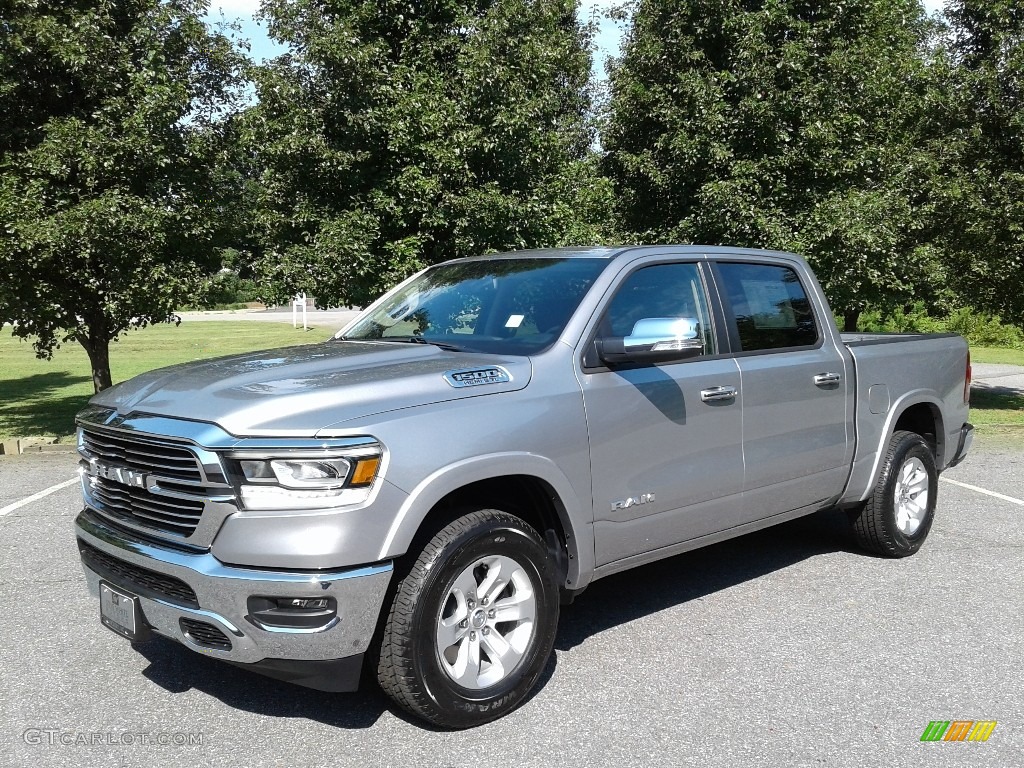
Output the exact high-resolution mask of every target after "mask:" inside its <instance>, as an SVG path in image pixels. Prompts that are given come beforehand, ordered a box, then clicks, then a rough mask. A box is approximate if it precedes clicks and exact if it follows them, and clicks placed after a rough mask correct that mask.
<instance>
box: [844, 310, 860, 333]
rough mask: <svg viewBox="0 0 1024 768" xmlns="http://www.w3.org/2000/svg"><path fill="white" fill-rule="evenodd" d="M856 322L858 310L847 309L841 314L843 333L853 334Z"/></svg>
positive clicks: (858, 318)
mask: <svg viewBox="0 0 1024 768" xmlns="http://www.w3.org/2000/svg"><path fill="white" fill-rule="evenodd" d="M858 320H860V310H859V309H848V310H846V311H845V312H843V332H844V333H855V332H856V330H857V321H858Z"/></svg>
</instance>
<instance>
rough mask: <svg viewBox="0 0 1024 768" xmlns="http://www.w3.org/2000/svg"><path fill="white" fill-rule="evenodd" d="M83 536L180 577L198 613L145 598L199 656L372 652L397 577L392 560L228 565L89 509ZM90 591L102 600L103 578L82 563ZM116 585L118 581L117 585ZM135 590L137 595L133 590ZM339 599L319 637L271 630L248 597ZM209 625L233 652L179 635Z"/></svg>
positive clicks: (147, 612) (151, 615) (153, 616)
mask: <svg viewBox="0 0 1024 768" xmlns="http://www.w3.org/2000/svg"><path fill="white" fill-rule="evenodd" d="M75 529H76V530H75V532H76V534H77V536H78V537H79V538H80V539H82V540H83V541H85V542H87V543H88V544H90V545H92V546H93V547H95V548H97V549H99V550H101V551H103V552H105V553H106V554H108V555H109V556H111V557H116V558H118V559H120V560H123V561H125V562H127V563H131V564H134V565H136V566H138V567H140V568H145V569H148V570H150V571H156V572H158V573H163V574H166V575H168V576H173V577H175V578H177V579H181V580H182V581H184V582H185V583H186V584H188V585H189V586H190V587H191V588H192V589H193V590H194V591H195V593H196V597H197V598H198V602H199V606H200V607H199V608H198V609H195V608H188V607H185V606H181V605H177V604H175V603H173V602H170V601H168V600H161V599H156V598H153V597H144V596H139V598H138V599H139V602H140V606H141V608H142V613H143V615H144V616H145V618H146V621H147V622H148V623H149V625H150V626H151V627H152V628H153V631H154V632H157V633H158V634H160V635H163V636H165V637H169V638H171V639H172V640H176V641H178V642H180V643H182V644H183V645H186V646H188V647H189V648H191V649H192V650H195V651H197V652H200V653H203V654H206V655H209V656H213V657H216V658H222V659H226V660H229V661H236V662H241V663H246V664H251V663H254V662H257V661H261V660H263V659H265V658H272V659H297V660H327V659H340V658H343V657H347V656H353V655H356V654H361V653H364V652H365V651H366V649H367V648H368V647H369V644H370V639H371V637H372V635H373V632H374V629H375V628H376V624H377V617H378V616H379V615H380V610H381V606H382V605H383V601H384V593H385V590H386V589H387V586H388V583H389V582H390V580H391V573H392V570H393V566H392V564H391V562H384V563H376V564H373V565H366V566H361V567H356V568H346V569H341V570H332V571H277V570H269V569H254V568H241V567H236V566H230V565H225V564H224V563H221V562H220V561H219V560H217V559H216V558H215V557H214V556H213V555H212V554H210V553H209V552H188V551H184V550H180V549H172V548H169V547H163V546H160V545H157V544H154V543H152V542H148V541H145V540H143V539H141V538H135V537H133V536H131V534H128V533H127V532H125V531H123V530H115V529H113V528H109V527H108V526H107V525H105V524H104V521H103V520H102V519H101V518H99V517H98V516H97V515H96V514H95V513H93V512H92V511H91V510H88V509H86V510H83V512H82V513H81V514H79V516H78V518H77V519H76V521H75ZM83 570H84V571H85V576H86V581H87V583H88V586H89V591H90V592H91V593H92V594H93V595H94V596H98V595H99V582H100V575H99V574H97V573H95V572H94V571H92V570H91V569H90V568H89V567H88V566H86V565H85V564H84V563H83ZM113 583H114V585H115V586H117V584H116V580H115V581H113ZM128 591H131V590H128ZM253 595H259V596H264V597H324V596H331V597H334V598H335V600H336V601H337V603H338V620H337V621H336V622H333V623H331V624H329V625H327V626H325V627H323V628H322V629H321V630H320V631H318V632H309V630H299V631H288V630H287V629H284V630H282V629H278V628H275V630H274V631H268V630H266V629H263V628H261V627H260V626H258V625H257V624H256V623H254V621H253V620H252V619H250V618H249V617H248V607H247V602H248V598H249V597H250V596H253ZM181 618H191V619H196V620H199V621H205V622H208V623H210V624H213V625H214V626H216V627H218V628H219V629H221V631H222V632H223V633H224V634H225V635H226V636H227V637H228V638H230V640H231V644H232V648H231V650H219V649H215V648H207V647H203V646H200V645H198V644H196V643H195V642H194V641H192V640H191V639H190V638H189V637H186V636H185V634H184V633H183V632H182V631H181V628H180V626H179V619H181Z"/></svg>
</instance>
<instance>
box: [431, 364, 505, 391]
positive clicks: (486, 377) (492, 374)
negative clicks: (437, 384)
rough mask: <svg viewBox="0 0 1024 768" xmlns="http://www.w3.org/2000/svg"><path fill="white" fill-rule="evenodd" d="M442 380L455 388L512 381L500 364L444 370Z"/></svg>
mask: <svg viewBox="0 0 1024 768" xmlns="http://www.w3.org/2000/svg"><path fill="white" fill-rule="evenodd" d="M444 380H445V381H447V382H448V383H449V384H451V385H452V386H453V387H455V388H456V389H460V388H462V387H479V386H480V385H482V384H504V383H505V382H507V381H512V377H511V376H510V375H509V372H508V371H506V370H505V369H504V368H502V367H501V366H500V365H492V366H489V367H487V368H462V369H460V370H457V371H445V373H444Z"/></svg>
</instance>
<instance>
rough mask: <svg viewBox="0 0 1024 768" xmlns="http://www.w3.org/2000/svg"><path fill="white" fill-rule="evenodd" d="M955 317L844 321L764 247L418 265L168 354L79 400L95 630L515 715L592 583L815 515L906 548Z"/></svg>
mask: <svg viewBox="0 0 1024 768" xmlns="http://www.w3.org/2000/svg"><path fill="white" fill-rule="evenodd" d="M970 376H971V374H970V359H969V356H968V349H967V345H966V343H965V342H964V340H963V339H962V338H960V337H958V336H919V335H909V334H908V335H896V336H883V335H841V334H840V333H838V331H837V330H836V327H835V324H834V320H833V316H832V313H831V311H830V310H829V307H828V304H827V302H826V300H825V297H824V296H823V295H822V292H821V288H820V287H819V285H818V283H817V281H816V280H815V278H814V275H813V274H812V273H811V271H810V270H809V269H808V267H807V265H806V263H805V262H804V261H803V260H802V259H801V258H799V257H798V256H794V255H791V254H787V253H774V252H764V251H750V250H741V249H733V248H705V247H695V246H686V247H683V246H658V247H653V246H648V247H627V248H580V249H561V250H544V251H523V252H517V253H507V254H497V255H492V256H486V257H480V258H472V259H463V260H458V261H452V262H448V263H445V264H441V265H438V266H435V267H431V268H429V269H427V270H425V271H423V272H421V273H419V274H418V275H415V276H414V277H412V278H410V279H409V280H407V281H406V282H404V283H402V284H401V285H399V286H397V287H396V288H395V289H394V290H392V291H390V292H389V293H388V294H386V295H385V296H383V297H382V298H380V299H379V300H378V301H377V302H376V303H374V304H373V305H372V306H370V307H368V308H367V309H366V310H365V311H364V312H363V313H362V314H361V315H360V316H359V317H357V318H356V319H355V320H354V321H353V322H352V323H351V324H349V325H348V326H347V327H346V328H345V329H344V330H342V331H341V332H340V333H339V334H338V335H337V336H336V337H335V339H333V340H331V341H329V342H326V343H321V344H313V345H309V346H302V347H294V348H288V349H280V350H272V351H266V352H256V353H251V354H244V355H237V356H234V357H227V358H222V359H218V360H211V361H205V362H197V363H190V364H186V365H180V366H175V367H172V368H165V369H163V370H159V371H153V372H151V373H147V374H144V375H142V376H138V377H137V378H135V379H132V380H131V381H128V382H126V383H124V384H121V385H119V386H116V387H113V388H112V389H109V390H107V391H105V392H103V393H101V394H99V395H97V396H96V397H94V398H93V400H92V401H91V403H90V405H89V406H88V407H87V408H86V409H85V410H84V411H83V412H82V413H81V414H80V415H79V417H78V426H79V431H78V450H79V452H80V453H81V457H82V460H81V471H82V492H83V495H84V501H85V504H84V509H83V511H82V512H81V514H80V515H79V516H78V518H77V520H76V534H77V537H78V546H79V550H80V552H81V557H82V563H83V565H84V569H85V575H86V579H87V582H88V585H89V588H90V590H91V591H92V593H93V594H94V595H95V596H97V597H98V598H99V606H98V607H99V615H100V619H101V621H102V622H103V623H104V624H105V625H106V626H107V627H109V628H110V629H112V630H114V631H115V632H117V633H119V634H121V635H123V636H124V637H127V638H128V639H129V640H131V641H132V642H141V641H143V640H146V639H147V638H148V637H150V636H151V635H152V634H153V633H156V634H158V635H161V636H163V637H166V638H171V639H173V640H176V641H178V642H180V643H181V644H183V645H185V646H186V647H187V648H190V649H192V650H194V651H198V652H201V653H204V654H207V655H209V656H212V657H215V658H220V659H223V660H225V661H228V662H232V663H235V664H239V665H242V666H244V667H246V668H249V669H253V670H256V671H259V672H262V673H264V674H267V675H270V676H273V677H277V678H279V679H285V680H290V681H292V682H295V683H299V684H302V685H306V686H310V687H314V688H319V689H322V690H333V691H348V690H354V689H355V688H356V687H357V685H358V683H359V678H360V673H361V670H363V669H364V667H365V668H366V669H367V670H369V672H370V674H371V675H374V676H376V677H377V679H378V680H379V682H380V684H381V686H382V687H383V689H384V690H385V691H386V692H387V693H388V694H390V695H391V696H392V697H393V698H394V700H395V701H396V702H397V703H398V704H399V705H401V706H402V707H404V708H406V709H407V710H409V711H410V712H412V713H414V714H415V715H418V716H419V717H422V718H425V719H426V720H428V721H430V722H432V723H434V724H437V725H440V726H442V727H449V728H463V727H469V726H473V725H477V724H480V723H483V722H486V721H489V720H492V719H494V718H496V717H499V716H501V715H503V714H505V713H507V712H508V711H510V710H511V709H513V708H514V707H516V706H517V705H518V704H520V703H521V702H522V701H523V700H524V698H525V697H526V696H527V694H528V693H529V692H530V690H531V688H532V687H533V686H534V685H535V683H536V682H537V680H538V677H539V675H540V674H541V671H542V669H543V668H544V666H545V664H546V662H547V660H548V658H549V656H550V654H551V651H552V645H553V643H554V639H555V631H556V626H557V622H558V616H559V610H560V606H562V605H566V604H568V603H569V602H571V600H572V598H573V596H574V595H576V594H578V593H579V592H580V591H581V590H583V589H585V588H586V587H587V585H588V584H590V583H591V582H592V581H593V580H594V579H598V578H600V577H602V576H607V575H608V574H611V573H615V572H617V571H621V570H623V569H625V568H632V567H634V566H639V565H643V564H645V563H650V562H651V561H653V560H657V559H659V558H664V557H669V556H672V555H676V554H678V553H680V552H685V551H686V550H690V549H694V548H696V547H701V546H704V545H706V544H712V543H714V542H718V541H722V540H723V539H727V538H730V537H733V536H739V535H742V534H744V533H747V532H749V531H754V530H757V529H759V528H764V527H765V526H769V525H774V524H775V523H780V522H783V521H786V520H791V519H793V518H795V517H798V516H800V515H806V514H809V513H813V512H815V511H818V510H823V509H830V508H836V507H840V508H842V509H845V510H846V511H847V514H848V515H849V518H850V521H851V528H852V532H853V536H854V537H855V538H856V540H857V541H858V542H859V543H860V544H861V545H863V547H864V548H865V549H867V550H869V551H871V552H874V553H878V554H881V555H885V556H891V557H903V556H906V555H910V554H912V553H914V552H915V551H916V550H917V549H918V548H919V547H920V546H921V544H922V542H923V541H924V539H925V537H926V536H927V535H928V530H929V528H930V527H931V525H932V520H933V516H934V514H935V503H936V492H937V479H938V473H939V472H940V471H942V470H943V469H945V468H947V467H951V466H953V465H954V464H956V463H957V462H959V461H960V460H962V459H963V458H964V456H965V455H966V453H967V451H968V449H969V447H970V444H971V439H972V431H973V430H972V427H971V425H970V424H968V423H967V414H968V394H969V389H970Z"/></svg>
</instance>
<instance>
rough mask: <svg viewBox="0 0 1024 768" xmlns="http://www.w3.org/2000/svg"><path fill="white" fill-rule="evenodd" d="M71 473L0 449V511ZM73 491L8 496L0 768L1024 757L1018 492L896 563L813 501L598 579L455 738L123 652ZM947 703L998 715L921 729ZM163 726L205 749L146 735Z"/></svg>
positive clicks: (994, 453)
mask: <svg viewBox="0 0 1024 768" xmlns="http://www.w3.org/2000/svg"><path fill="white" fill-rule="evenodd" d="M1022 466H1024V446H1021V445H1016V446H1009V447H1008V446H1007V445H1005V444H1000V445H996V446H986V444H985V443H984V442H982V443H980V444H979V445H978V446H977V449H976V450H975V452H974V453H973V455H972V457H971V458H970V459H969V460H968V462H966V463H965V464H964V465H962V466H961V467H958V468H956V469H955V470H952V471H951V472H949V473H947V477H948V478H950V479H954V480H956V481H958V482H961V483H967V484H971V485H977V486H979V487H984V488H989V489H991V490H993V491H997V492H1001V493H1003V494H1005V495H1009V496H1016V497H1017V498H1018V499H1019V498H1021V496H1024V494H1022V493H1021V483H1020V477H1021V476H1022V472H1021V470H1022ZM73 472H74V457H73V456H69V455H64V456H46V455H43V456H39V455H36V456H21V457H12V458H5V459H2V460H0V509H3V508H5V507H8V506H10V505H11V504H13V503H15V502H17V500H18V499H21V498H24V497H25V496H28V495H29V494H31V493H33V492H36V491H39V490H42V489H44V488H46V487H48V486H52V485H54V484H56V483H58V482H60V481H64V480H66V479H68V478H71V477H73ZM77 505H78V492H77V489H76V488H75V487H70V488H66V489H63V490H60V491H57V492H55V493H53V494H52V495H50V496H47V497H46V498H43V499H41V500H38V501H35V502H33V503H30V504H27V505H25V506H22V507H20V508H18V509H15V510H14V511H11V512H8V513H6V514H0V616H2V617H3V618H2V620H0V669H2V670H3V672H2V676H0V765H2V766H5V768H21V767H22V766H25V767H26V768H27V767H28V766H66V765H76V766H143V765H145V766H154V767H155V766H174V768H181V766H182V765H183V764H189V765H196V766H203V765H217V766H221V765H232V766H288V768H299V767H300V766H366V767H367V768H374V767H376V766H413V765H415V766H455V765H466V764H479V765H481V766H492V767H494V768H499V767H501V766H544V767H547V766H587V767H588V768H589V767H590V766H635V765H642V766H646V765H650V766H659V767H660V766H686V765H695V766H718V765H721V766H730V768H731V767H733V766H772V768H775V767H777V766H787V765H837V766H844V767H845V766H880V765H886V766H914V767H916V766H924V765H928V766H947V765H950V766H952V765H962V766H1000V767H1001V768H1005V767H1006V766H1022V765H1024V697H1022V695H1021V694H1022V683H1024V674H1022V671H1021V659H1024V595H1022V592H1021V584H1022V583H1024V558H1022V557H1021V551H1022V547H1024V507H1022V506H1021V505H1018V504H1015V503H1013V502H1011V501H1005V500H1001V499H997V498H993V497H990V496H986V495H983V494H980V493H978V492H975V491H971V490H967V489H965V488H962V487H960V486H957V485H953V484H951V483H948V482H944V483H943V484H942V489H941V494H940V508H939V514H938V518H937V521H936V524H935V527H934V529H933V531H932V534H931V537H930V539H929V541H928V544H927V545H926V546H925V548H924V549H923V550H922V551H921V552H920V553H919V554H918V555H916V556H915V557H913V558H910V559H907V560H903V561H889V560H882V559H878V558H874V557H869V556H865V555H862V554H859V553H857V552H855V551H853V550H852V549H851V548H850V545H849V542H848V541H847V539H846V538H845V536H844V528H843V526H842V521H841V520H839V519H838V518H837V517H836V516H834V515H817V516H814V517H811V518H806V519H804V520H800V521H796V522H793V523H790V524H786V525H783V526H780V527H778V528H776V529H773V530H769V531H765V532H761V533H759V534H754V535H750V536H746V537H743V538H741V539H738V540H735V541H733V542H727V543H725V544H721V545H717V546H715V547H711V548H708V549H705V550H702V551H698V552H693V553H690V554H687V555H683V556H680V557H675V558H672V559H670V560H667V561H664V562H662V563H659V564H655V565H653V566H649V567H646V568H643V569H639V570H636V571H633V572H630V573H626V574H620V575H617V576H613V577H609V578H607V579H605V580H603V581H599V582H597V583H595V584H594V585H593V586H592V587H591V589H590V590H588V591H587V593H586V594H584V595H583V596H582V597H581V598H580V599H579V600H578V601H577V602H576V604H575V605H573V606H571V607H569V608H567V609H565V610H564V612H563V616H562V623H561V631H560V633H559V636H558V641H557V651H556V654H555V657H554V658H553V659H552V661H551V663H550V664H549V666H548V669H547V672H546V675H545V678H544V682H543V685H542V686H541V688H540V690H539V691H538V692H537V694H536V695H535V696H534V697H533V698H532V700H530V701H529V702H528V703H527V704H526V705H525V706H523V707H522V708H521V709H520V710H518V711H516V712H515V713H513V714H512V715H511V716H509V717H507V718H505V719H503V720H501V721H499V722H496V723H492V724H490V725H487V726H484V727H482V728H479V729H476V730H474V731H472V732H463V733H443V732H437V731H432V730H429V729H426V728H423V727H422V726H420V725H419V724H418V723H414V722H411V721H409V720H407V719H406V718H405V717H403V716H402V715H401V714H400V713H398V712H397V711H396V710H394V709H392V708H391V707H389V706H388V703H387V700H386V699H385V698H384V697H383V696H382V695H381V694H379V693H377V692H376V691H374V690H373V689H372V688H371V689H369V690H367V691H366V692H363V693H359V694H352V695H329V694H322V693H317V692H312V691H307V690H304V689H301V688H297V687H292V686H289V685H286V684H283V683H278V682H275V681H271V680H267V679H265V678H262V677H257V676H254V675H251V674H249V673H246V672H244V671H241V670H237V669H235V668H232V667H229V666H226V665H222V664H219V663H217V662H215V661H212V660H210V659H207V658H205V657H202V656H199V655H197V654H194V653H191V652H189V651H187V650H185V649H184V648H181V647H179V646H176V645H173V644H171V643H168V642H164V641H155V642H153V643H151V644H149V645H147V646H143V647H142V648H141V652H136V651H133V650H132V648H131V647H130V646H129V645H128V644H127V643H125V642H123V641H122V640H120V639H119V638H118V637H116V636H115V635H113V634H112V633H111V632H109V631H108V630H106V629H104V628H102V627H101V626H100V624H99V621H98V619H97V616H96V613H97V606H96V605H95V604H94V601H93V600H92V599H91V598H89V597H88V595H87V592H86V590H85V587H84V583H83V579H82V576H81V573H80V571H79V566H78V562H77V560H78V558H77V553H76V551H75V546H74V541H73V537H72V533H71V523H72V520H73V517H74V514H75V513H76V511H77ZM939 719H942V720H955V719H967V720H980V719H985V720H997V721H998V726H997V727H996V729H995V731H994V732H993V734H992V736H991V738H990V739H989V741H988V742H986V743H935V744H926V743H921V742H920V740H919V739H920V736H921V733H922V731H923V730H924V728H925V726H926V725H927V724H928V722H929V721H930V720H939ZM33 729H34V730H33ZM92 734H99V735H98V736H93V735H92ZM122 734H128V737H127V738H125V737H123V736H122ZM143 734H144V736H143ZM161 734H169V736H167V737H166V738H169V739H170V740H171V741H172V742H173V741H174V739H175V738H184V739H186V740H187V739H188V738H190V737H189V734H201V737H199V738H201V740H202V743H201V744H192V745H188V744H186V745H183V746H176V745H174V744H173V743H171V744H167V745H161V744H153V743H150V744H143V743H142V741H143V739H144V738H146V739H149V740H150V741H157V740H161V739H163V738H164V737H163V736H161ZM174 734H186V735H185V736H184V737H180V736H174ZM191 738H193V739H195V738H196V737H195V736H193V737H191ZM83 739H84V740H85V741H91V740H95V741H96V743H94V744H91V745H86V744H82V743H80V742H81V740H83ZM62 740H64V741H70V742H71V743H69V744H62V743H61V741H62ZM75 740H79V743H77V744H76V743H74V742H75ZM117 740H121V741H127V740H131V741H132V742H134V743H128V744H125V743H109V742H111V741H117Z"/></svg>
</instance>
